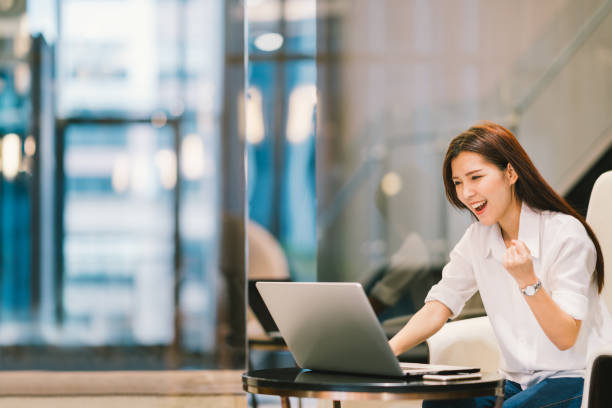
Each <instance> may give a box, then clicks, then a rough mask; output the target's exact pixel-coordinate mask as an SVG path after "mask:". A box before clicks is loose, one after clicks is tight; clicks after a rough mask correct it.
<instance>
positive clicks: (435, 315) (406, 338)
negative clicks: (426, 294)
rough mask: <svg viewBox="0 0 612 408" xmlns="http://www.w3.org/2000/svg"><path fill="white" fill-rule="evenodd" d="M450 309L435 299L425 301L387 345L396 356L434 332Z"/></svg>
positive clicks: (446, 316)
mask: <svg viewBox="0 0 612 408" xmlns="http://www.w3.org/2000/svg"><path fill="white" fill-rule="evenodd" d="M451 315H452V313H451V311H450V310H449V309H448V307H446V306H445V305H444V304H443V303H441V302H438V301H436V300H434V301H432V302H427V303H425V306H423V307H422V308H421V309H420V310H419V311H418V312H416V313H415V315H414V316H412V318H411V319H410V320H409V321H408V323H406V325H405V326H404V327H403V328H402V329H401V330H400V331H399V332H398V333H397V334H396V335H395V336H393V338H392V339H391V340H389V346H391V349H392V350H393V353H394V354H395V355H396V356H397V355H400V354H402V353H403V352H405V351H407V350H409V349H411V348H412V347H414V346H416V345H417V344H419V343H421V342H423V341H425V340H427V339H428V338H429V337H430V336H432V335H433V334H434V333H436V332H437V331H438V330H440V328H441V327H442V326H444V323H446V321H447V320H448V318H449V317H450V316H451Z"/></svg>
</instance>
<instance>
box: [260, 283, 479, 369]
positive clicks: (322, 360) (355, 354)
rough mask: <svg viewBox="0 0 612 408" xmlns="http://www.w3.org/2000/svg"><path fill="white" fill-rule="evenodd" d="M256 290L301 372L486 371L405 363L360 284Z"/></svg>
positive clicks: (263, 286)
mask: <svg viewBox="0 0 612 408" xmlns="http://www.w3.org/2000/svg"><path fill="white" fill-rule="evenodd" d="M256 286H257V289H258V291H259V292H260V294H261V296H262V298H263V300H264V302H265V304H266V306H267V307H268V310H269V311H270V314H271V315H272V318H273V319H274V321H275V322H276V325H277V326H278V329H279V330H280V333H281V335H282V336H283V338H284V340H285V342H286V343H287V347H288V348H289V350H290V351H291V353H292V354H293V357H294V359H295V361H296V363H297V365H298V366H299V367H300V368H303V369H309V370H313V371H329V372H338V373H347V374H359V375H374V376H386V377H406V376H423V375H451V374H453V375H455V374H473V373H478V372H479V371H480V369H479V368H476V367H458V366H444V365H431V364H419V363H400V362H399V361H398V359H397V357H395V355H394V354H393V351H392V350H391V347H389V344H388V343H387V341H388V340H387V337H386V336H385V333H384V331H383V329H382V327H381V325H380V323H379V322H378V319H377V318H376V315H375V314H374V311H373V310H372V307H371V306H370V303H369V302H368V299H367V297H366V295H365V292H364V291H363V288H362V286H361V285H360V284H359V283H323V282H316V283H306V282H257V284H256Z"/></svg>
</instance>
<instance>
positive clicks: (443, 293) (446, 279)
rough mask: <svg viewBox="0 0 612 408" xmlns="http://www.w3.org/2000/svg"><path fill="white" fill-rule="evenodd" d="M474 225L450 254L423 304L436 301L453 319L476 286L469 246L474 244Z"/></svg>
mask: <svg viewBox="0 0 612 408" xmlns="http://www.w3.org/2000/svg"><path fill="white" fill-rule="evenodd" d="M473 227H474V225H473V224H472V226H470V227H469V228H468V229H467V231H466V232H465V234H463V237H462V238H461V240H460V241H459V242H458V243H457V245H456V246H455V248H454V249H453V250H452V251H451V253H450V261H449V263H448V264H446V266H445V267H444V269H443V270H442V279H441V280H440V282H438V283H437V284H435V285H434V286H433V287H432V288H431V289H430V291H429V293H428V294H427V297H426V298H425V302H431V301H432V300H437V301H439V302H442V303H443V304H444V305H446V307H448V308H449V309H450V310H451V312H452V316H451V319H454V318H455V317H457V316H458V315H459V313H461V310H462V309H463V306H464V305H465V302H467V301H468V299H469V298H470V297H472V295H473V294H474V293H475V292H476V290H477V289H478V286H477V284H476V279H475V277H474V270H473V267H472V262H471V246H472V245H473V243H474V242H475V240H474V237H472V235H473V234H474V228H473Z"/></svg>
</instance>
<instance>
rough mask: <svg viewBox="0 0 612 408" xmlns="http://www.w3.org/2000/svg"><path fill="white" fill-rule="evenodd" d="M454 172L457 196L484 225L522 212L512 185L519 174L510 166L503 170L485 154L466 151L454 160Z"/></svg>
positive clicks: (452, 168) (452, 165) (502, 220)
mask: <svg viewBox="0 0 612 408" xmlns="http://www.w3.org/2000/svg"><path fill="white" fill-rule="evenodd" d="M451 171H452V177H453V183H454V185H455V191H456V193H457V197H458V198H459V200H460V201H461V202H462V203H463V204H464V205H465V206H466V207H467V208H469V209H470V211H472V213H474V215H476V217H477V218H478V221H480V222H481V223H482V224H484V225H493V224H496V223H501V224H504V222H505V221H509V218H512V217H516V214H517V213H518V214H520V204H519V203H518V200H517V199H516V197H514V194H513V188H512V185H513V184H514V183H515V182H516V180H517V176H516V173H515V172H514V170H513V169H512V166H511V165H508V167H507V168H506V169H505V170H500V169H499V167H497V166H496V165H494V164H493V163H491V162H489V161H487V160H486V159H485V158H484V157H483V156H482V155H480V154H478V153H473V152H465V151H464V152H461V153H459V154H458V155H457V157H455V158H454V159H453V160H452V162H451ZM517 208H518V211H517Z"/></svg>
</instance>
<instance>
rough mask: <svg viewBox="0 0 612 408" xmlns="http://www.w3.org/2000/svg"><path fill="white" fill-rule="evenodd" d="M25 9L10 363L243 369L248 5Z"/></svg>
mask: <svg viewBox="0 0 612 408" xmlns="http://www.w3.org/2000/svg"><path fill="white" fill-rule="evenodd" d="M13 3H14V5H13V6H11V7H12V8H11V7H8V8H6V7H4V5H3V6H2V11H1V12H0V19H1V20H0V21H1V23H2V25H3V27H6V30H4V29H3V30H2V35H3V36H4V37H2V43H1V46H0V50H1V51H2V54H1V58H2V60H1V64H0V67H1V70H0V75H1V77H0V79H1V83H0V86H1V87H2V96H1V98H0V100H1V103H2V106H3V109H2V110H1V111H2V117H1V119H2V120H1V121H0V132H1V136H2V166H3V167H2V175H3V177H2V184H1V186H0V194H1V200H2V201H1V203H2V207H1V208H2V214H1V218H0V220H1V222H2V225H1V231H2V235H1V237H0V239H1V241H2V250H3V254H5V255H3V257H2V265H1V267H2V270H1V274H0V276H1V277H2V279H1V281H0V285H1V287H0V293H1V302H2V308H1V309H0V310H2V312H1V314H0V343H1V344H2V345H3V347H5V349H6V350H9V349H11V350H15V351H20V350H23V351H24V353H21V354H19V353H3V355H5V356H7V357H5V359H6V364H4V365H3V368H15V367H17V368H65V369H71V368H79V369H80V368H85V369H106V368H115V369H116V368H129V369H138V368H180V367H193V368H198V367H199V368H202V367H218V368H243V367H244V364H245V353H246V350H245V347H246V341H245V335H244V332H245V328H244V319H245V313H244V302H245V290H244V287H245V280H244V275H245V264H244V260H245V257H244V251H245V241H244V232H243V231H244V212H245V210H244V208H245V207H244V203H245V201H244V143H243V142H242V141H241V139H240V135H243V134H244V131H243V130H241V129H240V126H239V125H237V124H239V123H242V124H244V115H243V114H241V113H240V111H239V108H241V107H244V103H243V102H242V103H239V102H240V101H239V98H240V96H241V95H242V96H243V97H244V95H245V92H244V83H245V79H246V76H245V68H244V64H241V65H239V66H232V61H233V58H234V59H235V58H239V59H241V60H243V59H244V46H243V43H244V37H243V32H244V31H243V26H244V17H243V16H244V5H243V4H242V3H241V2H240V1H233V0H230V1H205V0H188V1H175V0H137V1H130V2H124V1H92V2H83V1H78V0H61V1H59V2H49V1H46V0H36V1H32V2H31V3H28V7H27V8H26V4H25V2H20V1H15V2H13ZM13 3H11V4H13ZM7 4H8V3H7ZM7 10H8V11H7ZM229 186H232V187H231V188H230V187H229ZM234 186H237V187H234ZM228 214H233V215H232V217H233V218H234V219H235V220H236V221H235V222H234V223H232V225H231V226H228V224H227V223H225V222H224V221H223V220H224V219H226V218H227V217H228ZM241 231H242V233H241ZM226 238H229V239H230V241H229V242H228V241H227V239H226ZM229 258H233V259H238V260H239V259H242V262H237V263H233V264H232V265H227V263H225V262H224V260H225V259H229ZM236 305H237V306H236ZM20 355H21V357H20ZM84 356H87V363H84V362H83V361H84V358H83V357H84Z"/></svg>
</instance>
